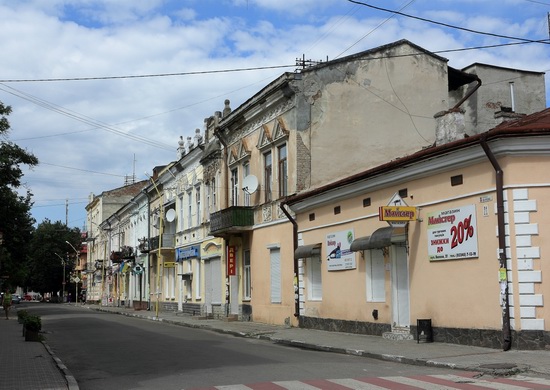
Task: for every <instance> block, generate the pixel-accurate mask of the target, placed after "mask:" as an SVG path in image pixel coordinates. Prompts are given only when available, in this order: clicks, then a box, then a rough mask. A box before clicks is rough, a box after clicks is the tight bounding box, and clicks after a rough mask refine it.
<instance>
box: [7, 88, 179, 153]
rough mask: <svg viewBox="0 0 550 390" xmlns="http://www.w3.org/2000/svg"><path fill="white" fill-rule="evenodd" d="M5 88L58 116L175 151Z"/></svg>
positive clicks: (21, 92)
mask: <svg viewBox="0 0 550 390" xmlns="http://www.w3.org/2000/svg"><path fill="white" fill-rule="evenodd" d="M2 85H4V84H2ZM4 87H5V88H0V90H1V91H4V92H6V93H9V94H10V95H14V96H17V97H19V98H21V99H24V100H27V101H29V102H31V103H34V104H36V105H38V106H40V107H43V108H46V109H48V110H50V111H54V112H57V113H58V114H61V115H64V116H66V117H69V118H71V119H74V120H77V121H79V122H83V123H86V124H88V125H92V126H94V128H101V129H103V130H106V131H108V132H110V133H113V134H117V135H120V136H122V137H125V138H129V139H132V140H134V141H138V142H141V143H144V144H147V145H150V146H153V147H156V148H160V149H164V150H170V151H172V150H174V148H173V147H171V146H170V145H166V144H163V143H160V142H157V141H154V140H151V139H148V138H145V137H141V136H138V135H134V134H128V133H125V132H123V131H121V130H118V129H115V128H114V127H112V126H110V125H108V124H106V123H103V122H100V121H98V120H95V119H93V118H90V117H87V116H85V115H82V114H79V113H77V112H75V111H70V110H68V109H66V108H64V107H61V106H58V105H56V104H54V103H50V102H48V101H46V100H43V99H40V98H38V97H36V96H33V95H31V94H28V93H26V92H23V91H20V90H18V89H16V88H13V87H10V86H7V85H4ZM6 88H8V89H9V90H8V89H6Z"/></svg>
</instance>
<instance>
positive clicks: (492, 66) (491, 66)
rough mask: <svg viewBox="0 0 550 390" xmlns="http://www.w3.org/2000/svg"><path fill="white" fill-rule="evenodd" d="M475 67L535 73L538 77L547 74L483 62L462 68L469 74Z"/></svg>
mask: <svg viewBox="0 0 550 390" xmlns="http://www.w3.org/2000/svg"><path fill="white" fill-rule="evenodd" d="M474 67H482V68H493V69H502V70H508V71H510V72H522V73H533V74H537V75H542V74H545V72H539V71H534V70H524V69H516V68H507V67H505V66H498V65H491V64H485V63H482V62H474V63H473V64H470V65H468V66H466V67H464V68H462V70H463V71H464V72H467V71H468V69H470V68H474Z"/></svg>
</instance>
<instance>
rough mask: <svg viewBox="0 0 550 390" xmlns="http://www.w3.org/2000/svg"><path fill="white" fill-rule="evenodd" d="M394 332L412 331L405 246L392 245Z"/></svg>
mask: <svg viewBox="0 0 550 390" xmlns="http://www.w3.org/2000/svg"><path fill="white" fill-rule="evenodd" d="M391 250H392V273H391V284H392V330H403V331H405V330H409V329H410V306H409V264H408V262H407V250H406V247H405V246H404V245H392V247H391Z"/></svg>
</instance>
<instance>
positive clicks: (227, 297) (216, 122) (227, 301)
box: [207, 111, 231, 317]
mask: <svg viewBox="0 0 550 390" xmlns="http://www.w3.org/2000/svg"><path fill="white" fill-rule="evenodd" d="M218 113H219V111H216V112H215V113H214V135H215V136H216V138H218V139H219V140H220V142H221V144H222V145H223V157H222V158H223V162H222V175H223V186H224V188H225V191H224V193H225V207H229V191H228V189H229V175H228V172H227V166H226V164H227V142H226V141H225V139H224V138H223V136H222V135H221V133H220V125H219V121H220V118H219V116H220V115H221V113H220V114H218ZM222 247H223V252H222V253H223V254H224V257H225V261H226V264H227V261H228V258H227V249H228V247H229V238H226V237H224V238H223V243H222ZM225 269H226V272H225V314H226V317H229V306H230V305H231V300H230V295H231V294H230V291H229V275H228V274H227V266H226V267H225ZM207 311H208V309H207ZM212 314H214V310H213V309H212Z"/></svg>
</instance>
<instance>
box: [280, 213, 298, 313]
mask: <svg viewBox="0 0 550 390" xmlns="http://www.w3.org/2000/svg"><path fill="white" fill-rule="evenodd" d="M285 205H286V203H285V202H282V203H281V204H280V205H279V207H280V208H281V210H282V211H283V213H284V214H285V215H286V217H287V218H288V220H289V221H290V223H292V243H293V246H292V247H293V248H294V250H293V251H292V258H293V259H294V283H295V285H294V290H295V291H294V317H296V318H299V317H300V291H299V284H298V259H297V258H296V257H295V256H294V253H295V252H296V249H298V222H296V220H295V219H294V218H292V216H291V215H290V213H289V212H288V211H287V210H286V208H285Z"/></svg>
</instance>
